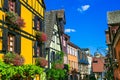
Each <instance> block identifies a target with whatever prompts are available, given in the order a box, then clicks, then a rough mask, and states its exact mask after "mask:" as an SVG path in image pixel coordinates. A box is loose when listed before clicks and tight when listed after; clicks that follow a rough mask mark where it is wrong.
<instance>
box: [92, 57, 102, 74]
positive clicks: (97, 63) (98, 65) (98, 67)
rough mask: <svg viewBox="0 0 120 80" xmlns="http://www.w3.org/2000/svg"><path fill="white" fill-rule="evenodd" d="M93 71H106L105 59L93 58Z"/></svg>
mask: <svg viewBox="0 0 120 80" xmlns="http://www.w3.org/2000/svg"><path fill="white" fill-rule="evenodd" d="M92 70H93V72H103V71H104V58H96V57H93V61H92Z"/></svg>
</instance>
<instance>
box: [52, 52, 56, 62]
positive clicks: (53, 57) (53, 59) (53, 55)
mask: <svg viewBox="0 0 120 80" xmlns="http://www.w3.org/2000/svg"><path fill="white" fill-rule="evenodd" d="M54 61H55V52H54V51H52V52H51V62H54Z"/></svg>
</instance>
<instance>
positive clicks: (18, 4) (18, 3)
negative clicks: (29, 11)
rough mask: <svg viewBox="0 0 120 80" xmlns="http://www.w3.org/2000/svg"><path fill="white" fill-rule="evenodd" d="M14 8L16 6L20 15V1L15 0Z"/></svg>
mask: <svg viewBox="0 0 120 80" xmlns="http://www.w3.org/2000/svg"><path fill="white" fill-rule="evenodd" d="M15 8H16V12H17V13H18V15H19V16H20V14H21V3H20V1H19V0H16V3H15Z"/></svg>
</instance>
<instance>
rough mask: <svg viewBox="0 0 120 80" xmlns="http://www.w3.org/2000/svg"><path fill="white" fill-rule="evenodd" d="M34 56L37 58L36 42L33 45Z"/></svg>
mask: <svg viewBox="0 0 120 80" xmlns="http://www.w3.org/2000/svg"><path fill="white" fill-rule="evenodd" d="M34 56H35V57H37V41H35V43H34Z"/></svg>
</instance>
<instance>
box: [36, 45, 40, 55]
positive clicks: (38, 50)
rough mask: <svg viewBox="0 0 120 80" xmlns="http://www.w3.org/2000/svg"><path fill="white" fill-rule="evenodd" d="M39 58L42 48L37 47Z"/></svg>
mask: <svg viewBox="0 0 120 80" xmlns="http://www.w3.org/2000/svg"><path fill="white" fill-rule="evenodd" d="M36 55H37V56H40V47H37V53H36Z"/></svg>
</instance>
